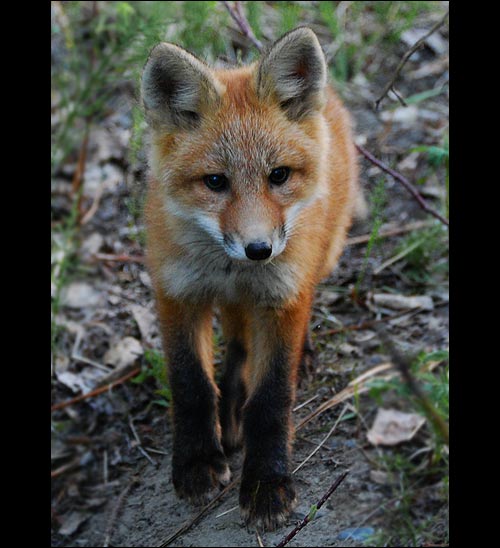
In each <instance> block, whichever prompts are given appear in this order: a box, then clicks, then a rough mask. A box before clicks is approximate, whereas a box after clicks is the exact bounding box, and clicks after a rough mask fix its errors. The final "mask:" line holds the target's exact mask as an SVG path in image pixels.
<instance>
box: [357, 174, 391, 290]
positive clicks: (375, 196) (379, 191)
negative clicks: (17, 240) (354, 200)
mask: <svg viewBox="0 0 500 548" xmlns="http://www.w3.org/2000/svg"><path fill="white" fill-rule="evenodd" d="M370 201H371V212H372V214H371V215H372V231H371V233H370V239H369V240H368V243H367V244H366V251H365V256H364V259H363V265H362V267H361V270H360V272H359V275H358V279H357V280H356V285H355V289H354V291H355V294H356V295H357V294H358V293H359V288H360V286H361V283H362V282H363V279H364V277H365V274H366V269H367V267H368V260H369V259H370V256H371V253H372V251H373V248H374V246H375V244H376V243H377V242H378V233H379V230H380V227H381V226H382V224H383V222H384V215H383V209H384V205H385V201H386V195H385V180H384V179H380V180H379V181H378V183H377V185H376V186H375V189H374V190H373V192H372V195H371V200H370Z"/></svg>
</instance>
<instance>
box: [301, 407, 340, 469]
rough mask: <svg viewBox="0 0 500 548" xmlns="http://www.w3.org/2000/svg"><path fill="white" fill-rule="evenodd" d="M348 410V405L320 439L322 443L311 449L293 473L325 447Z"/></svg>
mask: <svg viewBox="0 0 500 548" xmlns="http://www.w3.org/2000/svg"><path fill="white" fill-rule="evenodd" d="M346 411H347V405H346V406H345V407H344V409H342V413H340V415H339V417H338V419H337V420H336V421H335V423H334V425H333V426H332V427H331V428H330V431H329V432H328V434H327V435H326V436H325V437H324V438H323V439H322V440H321V441H320V443H319V444H318V445H317V446H316V448H315V449H313V450H312V451H311V453H309V455H308V456H307V457H306V458H305V459H304V460H303V461H302V462H301V463H300V464H299V465H298V466H297V468H295V470H294V471H293V472H292V474H295V472H298V471H299V470H300V469H301V468H302V467H303V466H304V464H305V463H306V462H307V461H308V460H309V459H310V458H311V457H313V456H314V455H315V454H316V453H317V452H318V451H319V450H320V449H321V447H323V445H324V444H325V443H326V441H327V440H328V438H329V437H330V436H331V435H332V434H333V432H334V431H335V428H337V425H338V423H339V422H340V420H341V419H342V417H343V416H344V415H345V412H346Z"/></svg>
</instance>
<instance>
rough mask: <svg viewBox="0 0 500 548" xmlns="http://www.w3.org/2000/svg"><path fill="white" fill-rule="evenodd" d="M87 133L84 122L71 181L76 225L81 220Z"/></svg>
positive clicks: (86, 124) (87, 126) (87, 141)
mask: <svg viewBox="0 0 500 548" xmlns="http://www.w3.org/2000/svg"><path fill="white" fill-rule="evenodd" d="M89 132H90V121H89V120H86V122H85V134H84V136H83V141H82V146H81V147H80V153H79V155H78V165H77V167H76V171H75V174H74V175H73V181H72V185H71V190H72V193H73V196H76V197H77V204H76V211H77V223H78V224H80V223H81V218H82V195H83V192H82V185H83V174H84V172H85V164H86V162H87V148H88V144H89Z"/></svg>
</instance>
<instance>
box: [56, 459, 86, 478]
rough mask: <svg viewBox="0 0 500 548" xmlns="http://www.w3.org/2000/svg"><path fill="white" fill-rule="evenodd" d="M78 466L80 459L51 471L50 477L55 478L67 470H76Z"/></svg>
mask: <svg viewBox="0 0 500 548" xmlns="http://www.w3.org/2000/svg"><path fill="white" fill-rule="evenodd" d="M78 466H80V459H79V458H76V459H74V460H72V461H70V462H67V463H66V464H63V465H61V466H59V468H56V469H55V470H51V472H50V477H51V478H56V477H57V476H60V475H61V474H64V472H67V471H68V470H72V469H73V468H78Z"/></svg>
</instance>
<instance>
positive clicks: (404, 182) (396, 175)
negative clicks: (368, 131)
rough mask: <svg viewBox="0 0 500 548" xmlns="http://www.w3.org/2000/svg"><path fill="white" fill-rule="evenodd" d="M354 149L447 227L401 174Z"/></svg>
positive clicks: (361, 150) (362, 150)
mask: <svg viewBox="0 0 500 548" xmlns="http://www.w3.org/2000/svg"><path fill="white" fill-rule="evenodd" d="M355 146H356V148H357V149H358V150H359V152H361V154H362V155H363V156H364V157H365V158H366V159H367V160H369V161H370V162H371V163H372V164H375V165H376V166H377V167H379V168H380V169H381V170H382V171H385V172H386V173H388V174H389V175H390V176H391V177H393V178H394V179H396V181H398V182H399V183H401V184H402V185H403V186H404V187H405V188H406V190H407V191H408V192H409V193H410V194H411V195H412V196H413V197H414V198H415V200H417V202H418V205H419V206H420V207H421V208H422V209H423V210H424V211H427V213H430V214H431V215H432V216H434V217H436V219H439V220H440V221H441V222H442V223H443V224H444V225H446V226H449V224H450V222H449V221H448V219H445V218H444V217H443V216H442V215H441V214H440V213H438V212H437V211H436V210H435V209H433V208H432V207H431V206H430V205H429V204H428V203H427V202H426V201H425V200H424V199H423V198H422V195H421V194H420V192H419V191H418V190H417V189H416V188H415V187H414V186H413V185H412V184H411V183H410V181H408V179H407V178H406V177H404V176H403V175H401V173H398V172H397V171H395V170H394V169H392V168H390V167H389V166H388V165H387V164H384V162H382V161H380V160H378V159H377V158H375V156H373V154H372V153H371V152H368V150H366V149H365V148H363V147H362V146H360V145H357V144H356V145H355Z"/></svg>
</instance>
